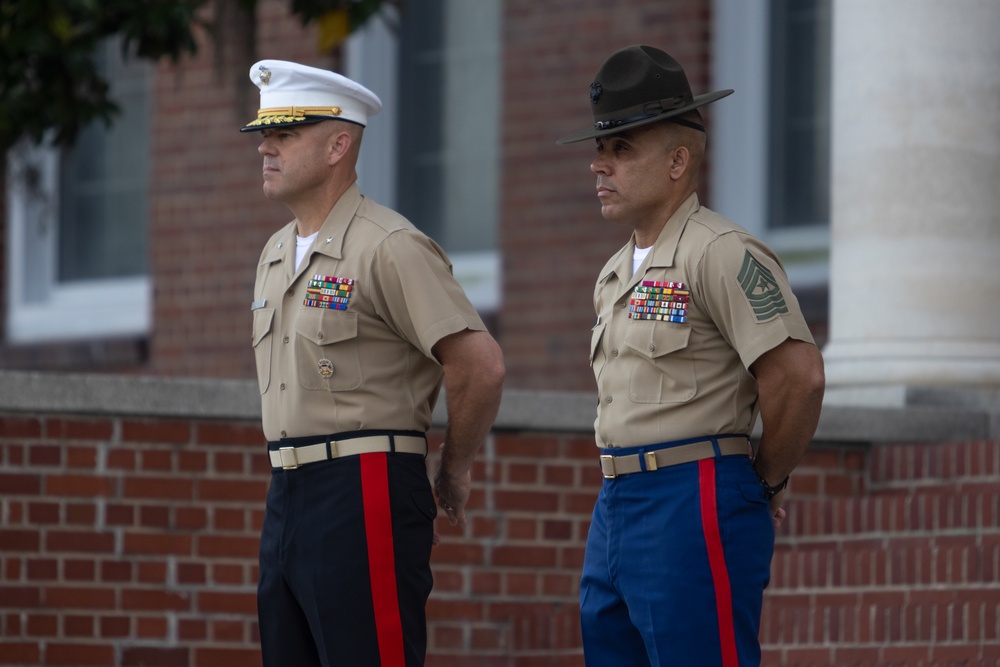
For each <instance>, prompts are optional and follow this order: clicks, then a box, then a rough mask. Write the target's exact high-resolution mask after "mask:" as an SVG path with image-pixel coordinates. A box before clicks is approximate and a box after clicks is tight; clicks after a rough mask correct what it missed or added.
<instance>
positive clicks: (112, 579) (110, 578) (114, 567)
mask: <svg viewBox="0 0 1000 667" xmlns="http://www.w3.org/2000/svg"><path fill="white" fill-rule="evenodd" d="M132 570H133V566H132V563H131V561H125V560H105V561H101V565H100V572H101V576H100V580H101V581H106V582H109V583H123V582H128V581H132V577H133V571H132Z"/></svg>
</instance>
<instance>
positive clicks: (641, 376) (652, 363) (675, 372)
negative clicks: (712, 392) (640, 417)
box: [625, 321, 698, 403]
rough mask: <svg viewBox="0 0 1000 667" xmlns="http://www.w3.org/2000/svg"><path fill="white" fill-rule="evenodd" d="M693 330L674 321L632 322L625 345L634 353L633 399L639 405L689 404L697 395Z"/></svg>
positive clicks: (631, 394)
mask: <svg viewBox="0 0 1000 667" xmlns="http://www.w3.org/2000/svg"><path fill="white" fill-rule="evenodd" d="M690 337H691V327H690V326H688V325H678V324H674V323H670V322H656V321H637V322H629V327H628V331H627V332H626V333H625V345H626V347H628V348H629V349H630V350H631V351H632V352H633V354H634V361H633V363H632V373H631V375H630V376H629V398H630V399H632V400H633V401H634V402H636V403H685V402H687V401H690V400H691V399H692V398H694V396H695V394H696V393H697V389H698V386H697V379H696V377H695V372H694V356H693V354H692V352H691V350H690V349H689V348H688V341H689V339H690Z"/></svg>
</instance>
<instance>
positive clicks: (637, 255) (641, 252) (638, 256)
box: [632, 246, 653, 276]
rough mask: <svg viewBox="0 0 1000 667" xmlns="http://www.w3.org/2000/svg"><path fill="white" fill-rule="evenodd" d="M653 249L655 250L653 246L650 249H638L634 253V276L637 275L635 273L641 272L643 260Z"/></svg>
mask: <svg viewBox="0 0 1000 667" xmlns="http://www.w3.org/2000/svg"><path fill="white" fill-rule="evenodd" d="M652 249H653V246H649V247H648V248H636V249H635V250H633V251H632V275H633V276H634V275H635V272H636V271H638V270H639V265H640V264H642V260H644V259H646V255H648V254H649V251H650V250H652Z"/></svg>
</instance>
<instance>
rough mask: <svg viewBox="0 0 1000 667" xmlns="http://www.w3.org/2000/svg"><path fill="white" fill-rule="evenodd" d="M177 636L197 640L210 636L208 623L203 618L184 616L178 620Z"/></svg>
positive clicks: (182, 639) (181, 639)
mask: <svg viewBox="0 0 1000 667" xmlns="http://www.w3.org/2000/svg"><path fill="white" fill-rule="evenodd" d="M177 638H178V639H179V640H180V641H184V642H196V641H200V640H203V639H206V638H208V624H207V623H206V622H205V621H204V620H203V619H201V618H182V619H180V620H179V621H178V622H177Z"/></svg>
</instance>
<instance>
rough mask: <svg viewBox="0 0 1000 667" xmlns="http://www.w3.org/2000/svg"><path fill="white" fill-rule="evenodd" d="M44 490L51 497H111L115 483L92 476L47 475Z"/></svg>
mask: <svg viewBox="0 0 1000 667" xmlns="http://www.w3.org/2000/svg"><path fill="white" fill-rule="evenodd" d="M45 490H46V492H47V493H48V494H49V495H52V496H87V497H92V496H112V495H114V493H115V482H114V480H113V479H111V478H108V477H98V476H93V475H49V477H48V478H47V479H46V480H45Z"/></svg>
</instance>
